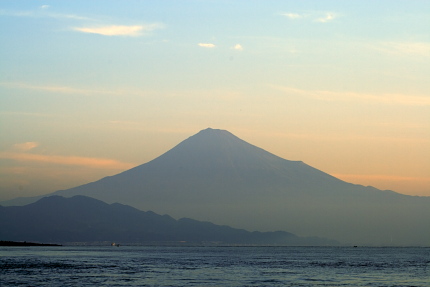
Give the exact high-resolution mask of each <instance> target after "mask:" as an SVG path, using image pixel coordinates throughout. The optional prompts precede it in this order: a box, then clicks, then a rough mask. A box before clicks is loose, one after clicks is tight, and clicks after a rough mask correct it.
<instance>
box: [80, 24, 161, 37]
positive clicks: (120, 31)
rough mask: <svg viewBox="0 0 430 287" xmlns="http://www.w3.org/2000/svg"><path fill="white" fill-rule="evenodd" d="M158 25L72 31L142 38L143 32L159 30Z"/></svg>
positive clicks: (119, 26)
mask: <svg viewBox="0 0 430 287" xmlns="http://www.w3.org/2000/svg"><path fill="white" fill-rule="evenodd" d="M161 27H162V25H160V24H150V25H130V26H126V25H109V26H98V27H75V28H73V30H75V31H78V32H82V33H89V34H99V35H103V36H130V37H138V36H142V35H143V34H144V33H145V32H151V31H153V30H155V29H159V28H161Z"/></svg>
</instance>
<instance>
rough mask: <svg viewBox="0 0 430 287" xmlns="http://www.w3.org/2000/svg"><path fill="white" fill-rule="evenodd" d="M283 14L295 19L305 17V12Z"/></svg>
mask: <svg viewBox="0 0 430 287" xmlns="http://www.w3.org/2000/svg"><path fill="white" fill-rule="evenodd" d="M281 15H282V16H285V17H287V18H289V19H293V20H294V19H301V18H303V17H305V15H304V14H297V13H282V14H281Z"/></svg>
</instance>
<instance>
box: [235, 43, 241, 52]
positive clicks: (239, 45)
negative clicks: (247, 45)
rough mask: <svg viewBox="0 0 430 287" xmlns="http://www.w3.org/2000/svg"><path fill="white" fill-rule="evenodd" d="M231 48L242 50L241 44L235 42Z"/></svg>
mask: <svg viewBox="0 0 430 287" xmlns="http://www.w3.org/2000/svg"><path fill="white" fill-rule="evenodd" d="M233 49H234V50H237V51H243V47H242V45H241V44H236V45H234V47H233Z"/></svg>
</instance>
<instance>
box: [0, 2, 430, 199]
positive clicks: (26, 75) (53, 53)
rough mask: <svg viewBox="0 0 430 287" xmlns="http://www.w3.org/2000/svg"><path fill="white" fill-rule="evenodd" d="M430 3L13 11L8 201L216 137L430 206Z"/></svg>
mask: <svg viewBox="0 0 430 287" xmlns="http://www.w3.org/2000/svg"><path fill="white" fill-rule="evenodd" d="M429 28H430V1H424V0H423V1H406V0H404V1H391V0H390V1H387V0H386V1H270V0H261V1H253V0H247V1H244V0H243V1H221V0H220V1H210V0H208V1H199V0H194V1H187V0H184V1H155V0H154V1H126V2H125V1H112V0H104V1H39V0H37V1H14V0H13V1H8V0H2V1H0V43H1V44H0V200H7V199H12V198H15V197H20V196H35V195H40V194H47V193H50V192H54V191H56V190H61V189H67V188H71V187H74V186H78V185H81V184H85V183H88V182H91V181H95V180H98V179H100V178H102V177H105V176H108V175H114V174H117V173H119V172H121V171H124V170H127V169H129V168H132V167H134V166H136V165H139V164H143V163H145V162H148V161H150V160H152V159H154V158H156V157H157V156H159V155H161V154H162V153H164V152H166V151H167V150H169V149H170V148H172V147H174V146H175V145H176V144H178V143H180V142H181V141H182V140H185V139H186V138H188V137H189V136H192V135H193V134H195V133H197V132H198V131H200V130H202V129H205V128H208V127H211V128H219V129H225V130H228V131H230V132H231V133H233V134H235V135H236V136H238V137H240V138H241V139H243V140H245V141H247V142H249V143H251V144H254V145H256V146H259V147H261V148H263V149H265V150H267V151H269V152H271V153H274V154H276V155H278V156H280V157H283V158H285V159H289V160H301V161H304V162H305V163H307V164H309V165H311V166H313V167H315V168H317V169H320V170H322V171H324V172H327V173H329V174H331V175H333V176H336V177H338V178H340V179H342V180H345V181H347V182H351V183H355V184H362V185H365V186H374V187H376V188H379V189H383V190H385V189H389V190H394V191H396V192H399V193H403V194H408V195H418V196H430V81H429V75H430V33H429V31H430V29H429Z"/></svg>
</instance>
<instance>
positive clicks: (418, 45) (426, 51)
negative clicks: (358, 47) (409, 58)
mask: <svg viewBox="0 0 430 287" xmlns="http://www.w3.org/2000/svg"><path fill="white" fill-rule="evenodd" d="M368 47H370V48H371V49H374V50H377V51H379V52H382V53H385V54H392V55H414V56H422V57H430V43H426V42H381V43H378V44H376V45H368Z"/></svg>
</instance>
